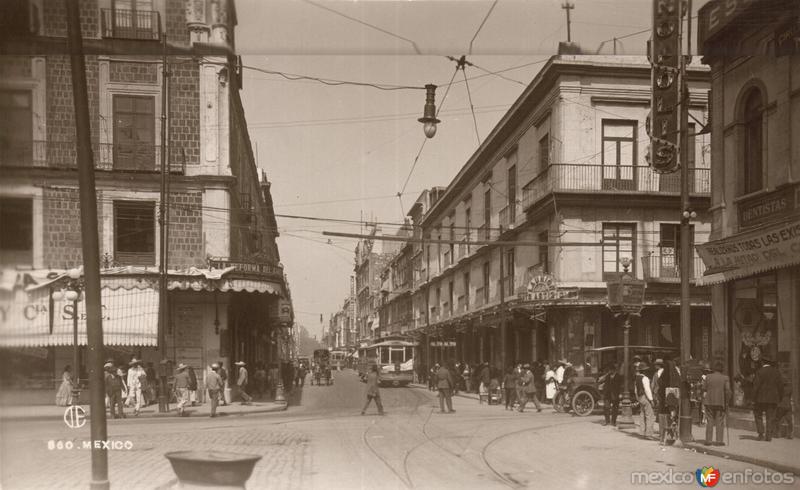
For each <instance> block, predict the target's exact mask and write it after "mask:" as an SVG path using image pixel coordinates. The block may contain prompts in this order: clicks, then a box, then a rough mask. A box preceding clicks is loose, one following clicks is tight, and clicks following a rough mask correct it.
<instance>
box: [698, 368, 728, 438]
mask: <svg viewBox="0 0 800 490" xmlns="http://www.w3.org/2000/svg"><path fill="white" fill-rule="evenodd" d="M703 391H704V393H705V394H704V395H703V405H704V407H705V412H706V443H705V444H706V446H710V445H711V443H712V442H711V440H712V438H713V435H714V427H716V428H717V441H716V443H717V445H718V446H724V445H725V443H724V442H723V441H722V426H723V424H724V423H725V419H726V418H727V413H728V407H729V406H730V405H731V397H732V396H733V392H732V391H731V380H730V378H728V376H726V375H724V374H722V363H721V362H720V361H716V362H714V367H713V371H712V372H711V373H709V374H707V375H706V379H705V381H704V385H703Z"/></svg>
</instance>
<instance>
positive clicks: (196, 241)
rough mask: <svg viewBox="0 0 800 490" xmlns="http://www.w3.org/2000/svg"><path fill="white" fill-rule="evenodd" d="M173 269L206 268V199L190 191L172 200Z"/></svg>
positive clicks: (171, 242) (170, 239) (170, 265)
mask: <svg viewBox="0 0 800 490" xmlns="http://www.w3.org/2000/svg"><path fill="white" fill-rule="evenodd" d="M169 205H170V207H169V209H170V211H169V212H170V217H169V218H170V219H169V222H170V227H169V267H170V269H172V268H176V269H184V268H187V267H191V266H195V267H205V266H206V258H205V254H204V253H203V250H204V246H203V245H204V243H203V207H202V206H203V195H202V193H201V192H197V191H189V192H183V193H174V194H172V195H171V196H170V199H169Z"/></svg>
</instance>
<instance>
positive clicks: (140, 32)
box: [101, 9, 161, 41]
mask: <svg viewBox="0 0 800 490" xmlns="http://www.w3.org/2000/svg"><path fill="white" fill-rule="evenodd" d="M102 13H103V15H102V16H101V19H102V21H101V29H102V33H103V37H104V38H118V39H144V40H154V41H158V40H160V39H161V17H160V16H159V13H158V12H156V11H152V10H123V9H102Z"/></svg>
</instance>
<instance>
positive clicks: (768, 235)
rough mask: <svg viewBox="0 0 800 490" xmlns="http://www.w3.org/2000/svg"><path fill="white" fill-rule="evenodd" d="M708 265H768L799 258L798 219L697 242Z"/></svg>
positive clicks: (716, 266)
mask: <svg viewBox="0 0 800 490" xmlns="http://www.w3.org/2000/svg"><path fill="white" fill-rule="evenodd" d="M697 252H698V254H700V258H702V259H703V262H705V264H706V266H707V267H708V268H709V269H716V270H718V271H719V270H725V269H734V268H741V267H762V266H765V267H770V266H781V265H784V264H786V265H788V264H792V263H795V262H800V220H794V221H790V222H788V223H782V224H778V225H774V226H770V227H769V228H765V229H761V230H753V231H749V232H745V233H740V234H738V235H736V236H732V237H729V238H724V239H722V240H716V241H713V242H709V243H706V244H704V245H698V246H697Z"/></svg>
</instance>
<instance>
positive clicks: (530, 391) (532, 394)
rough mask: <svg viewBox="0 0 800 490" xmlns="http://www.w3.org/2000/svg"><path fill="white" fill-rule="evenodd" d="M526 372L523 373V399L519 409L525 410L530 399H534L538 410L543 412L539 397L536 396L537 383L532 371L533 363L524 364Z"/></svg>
mask: <svg viewBox="0 0 800 490" xmlns="http://www.w3.org/2000/svg"><path fill="white" fill-rule="evenodd" d="M522 368H523V370H524V373H523V374H522V400H520V402H519V411H520V412H523V411H524V410H525V405H527V404H528V400H531V399H532V400H533V404H534V405H535V406H536V411H537V412H541V411H542V406H541V404H539V397H537V396H536V383H535V380H534V377H533V371H531V365H530V364H525V365H524V366H522Z"/></svg>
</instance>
